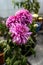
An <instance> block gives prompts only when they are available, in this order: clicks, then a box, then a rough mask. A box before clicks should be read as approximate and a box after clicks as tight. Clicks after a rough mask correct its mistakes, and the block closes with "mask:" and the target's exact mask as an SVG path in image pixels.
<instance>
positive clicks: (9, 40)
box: [4, 9, 34, 65]
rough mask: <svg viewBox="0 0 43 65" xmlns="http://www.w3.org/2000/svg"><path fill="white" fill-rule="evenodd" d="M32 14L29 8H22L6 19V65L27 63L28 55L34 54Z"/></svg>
mask: <svg viewBox="0 0 43 65" xmlns="http://www.w3.org/2000/svg"><path fill="white" fill-rule="evenodd" d="M32 25H33V22H32V14H31V13H30V12H29V11H28V10H25V9H23V10H20V11H18V12H16V13H15V16H10V17H9V18H8V19H7V21H6V28H7V33H6V44H4V53H5V63H6V65H27V57H26V55H27V54H28V55H30V54H29V53H30V52H31V53H33V54H34V50H33V47H34V41H33V40H32V38H31V37H32V34H33V30H32V28H31V27H33V26H32Z"/></svg>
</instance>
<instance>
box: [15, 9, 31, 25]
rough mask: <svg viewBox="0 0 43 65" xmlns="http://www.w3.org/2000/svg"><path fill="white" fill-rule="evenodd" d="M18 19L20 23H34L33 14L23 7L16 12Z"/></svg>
mask: <svg viewBox="0 0 43 65" xmlns="http://www.w3.org/2000/svg"><path fill="white" fill-rule="evenodd" d="M15 16H16V19H17V21H18V22H19V23H23V24H25V23H26V24H31V23H32V14H31V13H30V12H29V11H28V10H26V9H22V10H19V11H17V12H16V13H15Z"/></svg>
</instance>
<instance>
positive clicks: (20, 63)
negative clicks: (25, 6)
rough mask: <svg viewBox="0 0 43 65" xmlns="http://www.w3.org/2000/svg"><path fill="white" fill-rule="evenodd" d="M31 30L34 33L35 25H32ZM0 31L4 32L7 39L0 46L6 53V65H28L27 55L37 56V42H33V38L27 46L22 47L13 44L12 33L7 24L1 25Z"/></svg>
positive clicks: (3, 34)
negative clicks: (35, 48)
mask: <svg viewBox="0 0 43 65" xmlns="http://www.w3.org/2000/svg"><path fill="white" fill-rule="evenodd" d="M32 27H33V29H32ZM30 28H31V31H32V32H33V33H34V30H35V29H34V24H33V23H32V24H31V25H30ZM0 31H1V32H2V36H4V38H5V40H4V41H1V42H0V43H1V45H0V46H2V47H0V48H1V49H3V51H4V54H5V63H6V65H27V55H28V56H29V55H31V54H35V50H34V47H35V42H34V41H33V38H32V36H31V37H30V39H29V41H28V42H27V44H26V45H21V46H20V45H16V44H15V43H14V44H13V43H12V40H11V37H10V33H9V32H8V29H7V28H6V25H5V24H2V23H0ZM5 33H6V34H5ZM1 51H2V50H1Z"/></svg>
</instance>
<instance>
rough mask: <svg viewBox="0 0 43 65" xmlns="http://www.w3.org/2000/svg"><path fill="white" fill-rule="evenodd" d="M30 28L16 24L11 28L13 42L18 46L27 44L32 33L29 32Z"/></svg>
mask: <svg viewBox="0 0 43 65" xmlns="http://www.w3.org/2000/svg"><path fill="white" fill-rule="evenodd" d="M29 30H30V29H29V28H28V27H27V26H26V25H22V24H20V23H16V24H15V25H13V26H11V27H10V29H9V32H10V33H11V37H12V41H13V42H16V43H17V44H18V45H19V44H20V45H21V44H26V42H27V41H28V39H29V37H30V35H31V34H32V32H29Z"/></svg>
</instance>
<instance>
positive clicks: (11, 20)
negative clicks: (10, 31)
mask: <svg viewBox="0 0 43 65" xmlns="http://www.w3.org/2000/svg"><path fill="white" fill-rule="evenodd" d="M15 20H16V16H10V17H9V18H8V19H7V21H6V26H7V27H8V28H9V27H10V26H11V25H12V24H14V23H15Z"/></svg>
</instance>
